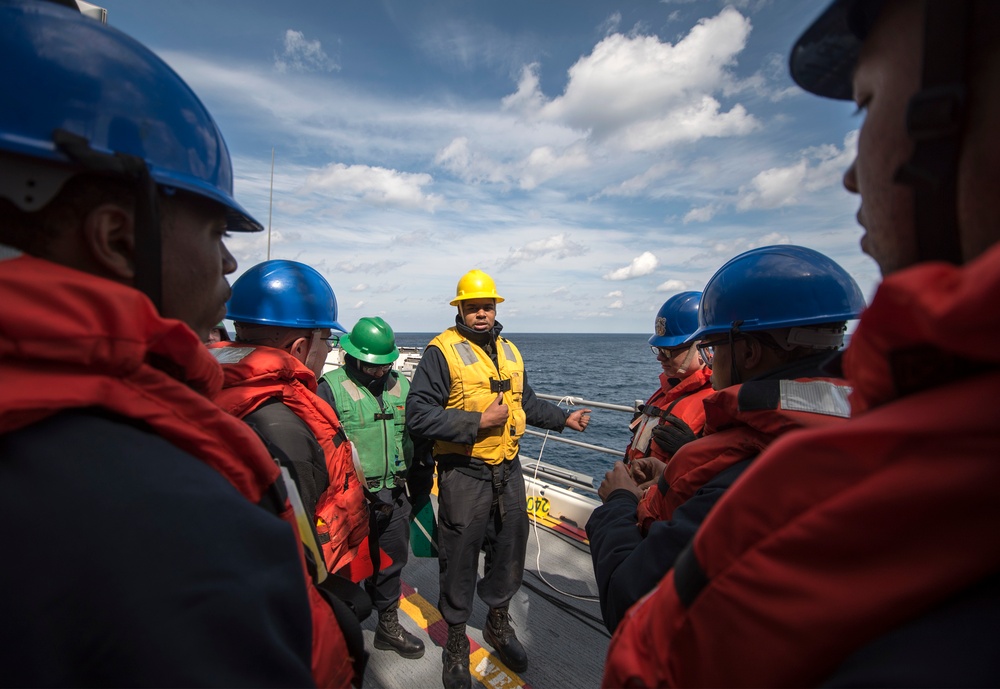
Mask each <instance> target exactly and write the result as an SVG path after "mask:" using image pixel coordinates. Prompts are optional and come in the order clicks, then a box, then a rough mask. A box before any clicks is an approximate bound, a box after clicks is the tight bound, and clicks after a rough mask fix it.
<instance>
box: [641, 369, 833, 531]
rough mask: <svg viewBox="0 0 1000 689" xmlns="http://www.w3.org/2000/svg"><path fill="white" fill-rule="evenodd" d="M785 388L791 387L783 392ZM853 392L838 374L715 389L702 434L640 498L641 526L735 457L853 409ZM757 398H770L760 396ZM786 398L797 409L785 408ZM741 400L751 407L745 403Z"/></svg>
mask: <svg viewBox="0 0 1000 689" xmlns="http://www.w3.org/2000/svg"><path fill="white" fill-rule="evenodd" d="M763 388H768V389H763ZM782 388H784V389H786V390H787V391H788V392H787V394H786V395H784V396H783V395H782V394H781V390H782ZM771 392H773V393H774V394H770V393H771ZM850 392H851V389H850V388H849V387H848V386H847V385H845V384H844V381H843V380H841V379H840V378H802V379H799V380H794V381H780V380H768V381H753V382H749V383H743V384H742V385H734V386H732V387H728V388H726V389H725V390H720V391H719V392H717V393H715V394H713V395H711V396H710V397H708V398H707V399H706V400H705V402H704V409H705V413H706V423H705V430H704V436H703V437H701V438H699V439H698V440H695V441H693V442H690V443H688V444H687V445H684V446H683V447H681V448H680V450H678V451H677V453H676V454H675V455H674V456H673V457H672V458H671V459H670V460H668V461H667V466H666V467H665V468H664V469H663V474H662V475H661V476H660V480H659V481H658V482H657V483H656V484H655V485H653V486H651V487H650V488H649V490H647V491H646V494H645V495H644V496H643V498H642V500H641V501H640V503H639V526H640V527H641V528H642V530H643V532H646V531H648V530H649V525H650V524H652V523H653V522H654V521H666V520H668V519H670V518H671V516H673V513H674V510H675V509H677V508H678V507H680V506H681V505H683V504H684V503H685V502H687V501H688V500H690V499H691V497H692V496H693V495H694V494H695V493H696V492H698V489H700V488H701V487H702V486H704V485H705V484H706V483H708V482H709V481H711V480H712V479H713V478H715V476H717V475H718V474H720V473H721V472H722V471H724V470H726V469H727V468H729V467H731V466H732V465H734V464H736V463H737V462H741V461H743V460H745V459H752V458H754V457H756V456H757V455H759V454H760V453H761V452H763V451H764V448H766V447H767V446H768V445H770V444H771V442H772V441H773V440H774V439H775V438H776V437H778V436H779V435H781V434H783V433H787V432H788V431H792V430H795V429H799V428H815V427H818V426H827V425H829V424H831V423H833V424H836V423H842V422H843V421H845V420H846V415H847V414H848V413H849V411H850V408H849V403H848V401H847V398H848V395H849V394H850ZM789 395H792V396H794V397H793V398H790V397H789ZM751 398H753V399H754V400H755V401H754V402H753V403H752V404H751V403H750V402H748V400H749V399H751ZM758 398H765V399H766V400H767V401H766V402H763V401H762V402H757V401H756V400H757V399H758ZM783 399H788V400H789V401H788V402H786V404H790V405H791V406H793V407H795V409H788V408H785V406H783V404H782V400H783ZM741 400H743V404H744V405H750V406H752V407H753V409H752V410H747V409H741V403H740V401H741ZM794 400H798V401H800V403H798V404H796V402H795V401H794ZM818 400H823V401H822V402H819V403H817V401H818ZM810 404H812V405H813V406H812V407H811V408H808V406H807V405H810ZM768 406H771V407H772V408H766V407H768Z"/></svg>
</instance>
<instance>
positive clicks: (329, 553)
mask: <svg viewBox="0 0 1000 689" xmlns="http://www.w3.org/2000/svg"><path fill="white" fill-rule="evenodd" d="M211 350H212V351H213V353H214V354H215V355H216V358H217V359H218V360H219V361H220V363H221V364H222V370H223V371H224V372H225V383H224V384H223V389H222V391H221V392H220V393H219V394H218V395H216V396H215V402H216V403H217V404H218V405H219V406H220V407H222V408H223V409H225V410H226V411H228V412H229V413H230V414H232V415H233V416H236V417H237V418H240V419H242V418H243V417H244V416H246V415H247V414H249V413H250V412H252V411H254V410H255V409H257V408H258V407H260V406H261V405H262V404H264V403H265V402H267V401H268V400H271V399H279V400H281V402H282V403H283V404H284V405H286V406H287V407H288V408H289V409H291V410H292V411H293V412H294V413H295V415H296V416H297V417H299V418H300V419H302V420H303V421H304V422H305V424H306V426H308V427H309V430H310V431H311V432H312V434H313V435H314V436H315V437H316V440H317V442H318V443H319V445H320V447H321V448H322V449H323V455H324V457H325V458H326V471H327V474H328V475H329V478H330V483H329V484H328V486H327V488H326V490H324V491H323V494H322V495H320V497H319V501H318V502H317V503H316V535H317V536H318V537H319V543H320V547H321V548H322V550H323V558H324V559H325V560H326V566H327V569H328V570H329V571H331V572H336V571H337V570H339V569H341V568H343V567H346V566H347V565H348V563H350V562H351V561H352V560H353V559H354V558H355V557H357V554H358V547H359V546H360V545H361V544H362V543H363V542H365V539H366V538H367V536H368V508H367V506H366V505H365V495H364V491H363V490H362V488H361V482H360V481H359V480H358V475H357V472H356V471H355V469H354V459H353V456H352V452H351V444H350V443H349V442H348V441H347V436H346V435H344V429H343V427H342V426H341V425H340V421H339V420H338V419H337V414H336V412H334V411H333V409H332V408H331V407H330V405H328V404H327V403H326V402H324V401H323V399H322V398H321V397H319V396H318V395H316V376H315V375H314V374H313V372H312V371H310V370H309V369H308V368H306V367H305V365H304V364H302V362H300V361H299V360H298V359H296V358H295V357H293V356H292V355H291V354H289V353H288V352H285V351H283V350H281V349H276V348H274V347H257V346H254V345H248V344H241V343H236V342H217V343H215V344H213V345H211ZM223 352H224V353H223Z"/></svg>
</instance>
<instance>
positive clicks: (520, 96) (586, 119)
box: [505, 7, 759, 151]
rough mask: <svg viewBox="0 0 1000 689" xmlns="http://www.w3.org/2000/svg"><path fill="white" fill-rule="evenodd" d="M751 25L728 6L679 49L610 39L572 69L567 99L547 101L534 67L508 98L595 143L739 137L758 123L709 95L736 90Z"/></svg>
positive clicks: (631, 145) (650, 144)
mask: <svg viewBox="0 0 1000 689" xmlns="http://www.w3.org/2000/svg"><path fill="white" fill-rule="evenodd" d="M750 28H751V27H750V21H749V20H748V19H746V18H745V17H743V15H741V14H740V13H739V12H738V11H736V10H735V9H733V8H731V7H727V8H725V9H723V10H722V11H721V12H720V13H719V14H718V15H716V16H715V17H710V18H706V19H703V20H701V21H700V22H699V23H698V24H697V25H695V26H694V27H693V28H692V29H691V31H690V32H689V33H688V34H687V35H686V36H685V37H683V38H682V39H680V40H679V41H678V42H677V43H676V44H671V43H669V42H661V41H660V39H659V38H658V37H656V36H644V35H630V36H625V35H623V34H620V33H615V34H612V35H610V36H608V37H606V38H605V39H603V40H602V41H601V42H600V43H598V44H597V45H596V46H595V47H594V49H593V51H592V52H591V53H590V54H589V55H587V56H584V57H582V58H580V59H579V60H578V61H577V62H576V63H575V64H574V65H573V66H572V67H570V69H569V82H568V83H567V85H566V89H565V91H564V92H563V94H562V95H561V96H559V97H557V98H554V99H552V100H550V101H548V102H544V98H543V96H542V95H541V94H540V92H539V91H538V89H539V85H538V78H537V73H536V71H535V68H531V69H529V70H525V72H522V76H521V81H520V83H519V84H518V90H517V92H516V93H515V94H513V95H512V96H509V97H508V100H506V101H505V104H507V105H508V106H509V107H514V106H515V105H518V106H521V107H529V106H530V108H535V107H537V106H538V103H540V102H544V105H542V107H541V110H540V111H539V115H540V117H541V118H542V119H544V120H549V121H556V122H562V123H565V124H568V125H569V126H571V127H574V128H575V129H577V130H580V131H585V132H588V133H589V135H590V136H591V137H593V138H594V139H596V140H598V141H613V142H617V143H620V144H622V145H624V146H625V147H626V148H627V149H628V150H632V151H648V150H655V149H658V148H662V147H664V146H667V145H669V144H672V143H675V142H680V141H696V140H698V139H701V138H704V137H724V136H740V135H744V134H747V133H748V132H751V131H753V130H754V129H756V128H757V127H758V126H759V123H758V121H757V120H756V119H755V118H754V117H753V116H752V115H750V114H749V113H748V112H747V111H746V109H745V108H744V107H743V106H742V105H739V104H737V105H735V106H733V107H732V108H731V109H729V110H728V111H723V109H722V105H721V103H720V102H719V100H717V99H716V98H715V97H714V96H713V95H712V94H713V93H715V92H723V91H726V90H727V89H731V88H732V83H733V81H734V77H733V74H732V67H733V65H734V64H735V60H736V56H737V55H738V54H739V53H740V52H741V51H742V50H743V48H744V47H745V46H746V41H747V38H748V36H749V34H750Z"/></svg>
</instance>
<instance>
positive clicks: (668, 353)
mask: <svg viewBox="0 0 1000 689" xmlns="http://www.w3.org/2000/svg"><path fill="white" fill-rule="evenodd" d="M649 348H650V350H652V352H653V355H654V356H660V355H661V354H662V355H663V356H664V357H666V358H667V359H669V358H671V357H674V356H677V354H679V353H681V352H686V351H687V350H688V349H690V347H657V346H655V345H650V346H649Z"/></svg>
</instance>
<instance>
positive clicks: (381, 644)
mask: <svg viewBox="0 0 1000 689" xmlns="http://www.w3.org/2000/svg"><path fill="white" fill-rule="evenodd" d="M375 648H380V649H382V650H383V651H395V652H396V653H398V654H399V655H401V656H403V657H404V658H419V657H421V656H422V655H423V654H424V642H423V641H421V640H420V639H418V638H417V637H415V636H413V634H410V633H409V632H408V631H406V630H405V629H403V627H402V626H401V625H400V624H399V617H397V614H396V609H395V608H393V609H392V610H384V611H382V612H380V613H379V614H378V629H376V630H375Z"/></svg>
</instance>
